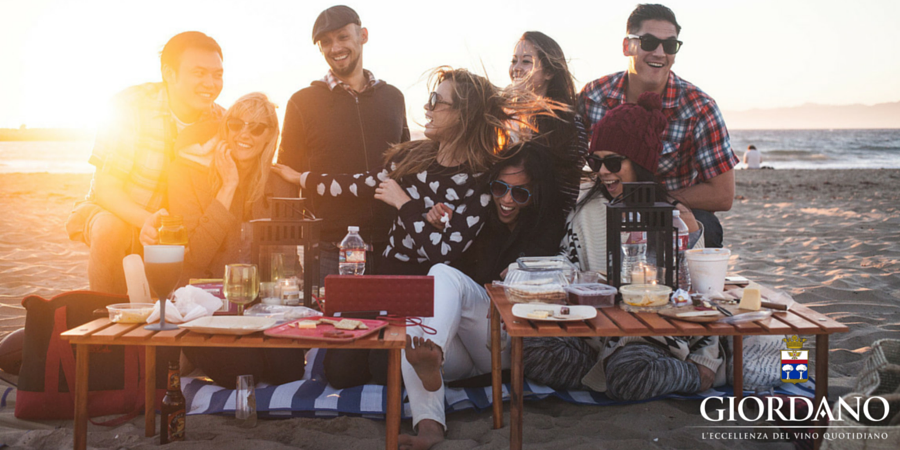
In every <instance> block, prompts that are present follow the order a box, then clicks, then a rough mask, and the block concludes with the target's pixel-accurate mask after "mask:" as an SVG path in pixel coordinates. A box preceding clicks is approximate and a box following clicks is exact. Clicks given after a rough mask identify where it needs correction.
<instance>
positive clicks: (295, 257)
mask: <svg viewBox="0 0 900 450" xmlns="http://www.w3.org/2000/svg"><path fill="white" fill-rule="evenodd" d="M305 203H306V200H305V199H303V198H279V197H274V198H271V199H270V204H271V216H272V217H271V218H270V219H257V220H252V221H250V224H251V226H252V230H253V236H252V241H251V244H250V258H251V261H252V262H253V263H254V264H256V265H257V266H258V267H259V274H260V281H263V282H265V281H275V282H284V283H287V284H291V285H292V286H293V287H292V289H294V290H293V291H291V292H293V293H295V294H291V293H289V292H288V290H287V289H286V288H285V290H284V292H282V295H285V296H289V295H295V297H294V299H295V300H299V301H300V303H302V304H303V305H304V306H311V304H312V298H313V295H314V294H315V295H318V292H319V233H320V228H321V225H322V219H317V218H315V216H313V215H312V214H310V213H309V212H308V211H307V210H306V207H305ZM294 280H296V281H294ZM293 283H296V285H294V284H293ZM300 284H302V286H300ZM301 292H302V295H300V293H301ZM298 297H299V298H298ZM284 298H287V297H284Z"/></svg>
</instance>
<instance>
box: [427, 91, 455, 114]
mask: <svg viewBox="0 0 900 450" xmlns="http://www.w3.org/2000/svg"><path fill="white" fill-rule="evenodd" d="M437 105H447V106H453V103H450V102H445V101H443V100H441V94H438V93H437V92H432V93H431V94H429V95H428V110H429V111H434V108H437Z"/></svg>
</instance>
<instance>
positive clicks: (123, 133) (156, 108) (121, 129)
mask: <svg viewBox="0 0 900 450" xmlns="http://www.w3.org/2000/svg"><path fill="white" fill-rule="evenodd" d="M222 112H223V109H222V107H221V106H219V105H215V104H214V105H213V108H212V109H211V110H210V111H208V112H206V113H204V114H203V116H202V117H201V118H200V120H207V119H210V118H214V117H220V116H221V115H222ZM177 135H178V131H177V128H176V125H175V120H174V117H173V115H172V111H171V109H170V108H169V100H168V97H167V94H166V87H165V84H163V83H145V84H141V85H137V86H132V87H130V88H128V89H126V90H124V91H122V92H121V93H119V94H117V95H116V96H115V97H114V98H113V100H112V111H111V113H110V123H109V124H107V125H106V126H104V127H103V128H101V129H100V130H98V132H97V137H96V139H95V141H94V149H93V151H92V153H91V157H90V160H89V161H88V162H90V163H91V164H93V165H94V166H96V168H97V169H96V171H95V176H96V174H100V173H102V174H109V175H112V176H114V177H116V178H119V179H121V180H122V181H123V189H124V191H125V193H126V194H127V195H128V197H129V198H130V199H131V200H132V201H134V202H135V203H137V204H139V205H141V206H142V207H144V209H146V210H147V211H151V212H153V211H156V210H158V209H159V208H161V207H165V206H166V204H165V203H166V170H167V169H168V167H169V163H170V162H171V161H172V159H173V158H174V156H175V152H174V149H173V147H174V144H175V138H176V137H177ZM95 188H96V186H95V185H94V182H93V181H92V182H91V190H90V192H89V193H88V196H87V199H88V200H93V199H94V195H95Z"/></svg>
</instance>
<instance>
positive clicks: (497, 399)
mask: <svg viewBox="0 0 900 450" xmlns="http://www.w3.org/2000/svg"><path fill="white" fill-rule="evenodd" d="M501 361H502V359H501V352H500V311H497V308H495V307H494V304H493V303H491V392H492V393H493V399H494V401H493V407H494V429H495V430H496V429H499V428H503V366H502V362H501Z"/></svg>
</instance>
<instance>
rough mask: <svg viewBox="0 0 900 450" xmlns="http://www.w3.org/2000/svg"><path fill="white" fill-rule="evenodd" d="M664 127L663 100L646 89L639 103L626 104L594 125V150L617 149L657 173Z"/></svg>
mask: <svg viewBox="0 0 900 450" xmlns="http://www.w3.org/2000/svg"><path fill="white" fill-rule="evenodd" d="M665 129H666V116H665V115H663V113H662V99H661V98H660V97H659V94H656V93H655V92H644V93H643V94H641V96H640V97H639V98H638V102H637V104H634V103H623V104H621V105H619V106H617V107H615V108H613V109H612V110H611V111H609V112H607V113H606V114H605V115H604V116H603V118H602V119H600V121H599V122H597V123H596V124H594V128H593V130H592V134H591V153H593V152H596V151H600V150H604V151H609V152H615V153H618V154H620V155H622V156H624V157H626V158H628V159H630V160H631V161H632V162H634V163H635V164H637V165H639V166H641V167H643V168H645V169H647V170H649V171H650V173H653V174H656V170H657V167H658V166H657V163H658V162H659V155H660V154H661V153H662V133H663V130H665Z"/></svg>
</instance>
